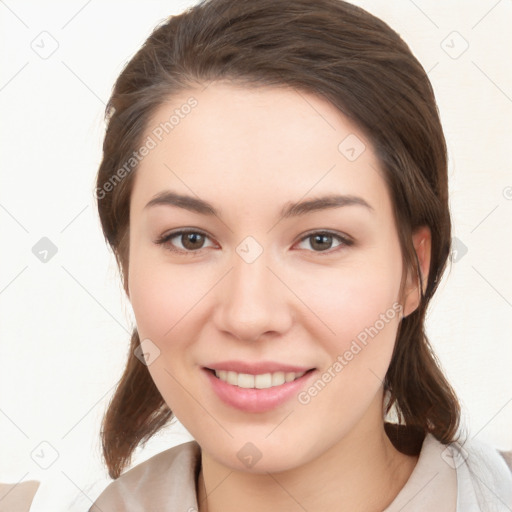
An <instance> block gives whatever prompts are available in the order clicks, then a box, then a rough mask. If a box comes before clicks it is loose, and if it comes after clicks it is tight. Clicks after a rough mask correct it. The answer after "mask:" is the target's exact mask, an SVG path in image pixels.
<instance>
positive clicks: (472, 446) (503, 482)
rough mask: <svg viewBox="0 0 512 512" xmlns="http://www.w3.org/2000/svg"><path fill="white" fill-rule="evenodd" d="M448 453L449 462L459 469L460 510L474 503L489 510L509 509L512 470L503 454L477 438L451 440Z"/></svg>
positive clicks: (511, 501) (447, 459)
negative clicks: (453, 441) (452, 441)
mask: <svg viewBox="0 0 512 512" xmlns="http://www.w3.org/2000/svg"><path fill="white" fill-rule="evenodd" d="M445 453H447V458H446V461H447V462H448V463H449V464H452V465H453V467H454V468H455V469H456V471H457V484H458V485H457V487H458V492H457V495H458V496H457V497H458V502H459V503H460V505H459V506H462V508H461V509H460V510H465V508H464V505H466V504H467V505H469V504H471V505H472V504H473V503H474V504H478V505H480V506H485V507H487V508H485V510H489V511H493V510H496V511H498V510H499V511H501V510H510V508H509V507H510V505H512V469H511V467H510V466H509V465H508V464H507V461H506V458H505V456H504V454H502V453H501V452H499V451H498V450H497V449H496V448H494V447H493V446H491V445H490V444H487V443H485V442H483V441H480V440H478V439H470V440H465V441H464V440H459V441H458V442H455V443H451V444H449V445H448V446H447V449H446V452H445ZM448 453H449V455H448Z"/></svg>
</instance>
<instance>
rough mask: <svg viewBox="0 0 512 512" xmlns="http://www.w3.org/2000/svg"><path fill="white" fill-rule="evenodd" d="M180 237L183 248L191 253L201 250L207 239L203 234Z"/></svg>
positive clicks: (185, 234)
mask: <svg viewBox="0 0 512 512" xmlns="http://www.w3.org/2000/svg"><path fill="white" fill-rule="evenodd" d="M179 236H180V237H181V243H182V245H183V247H185V249H188V250H190V251H193V250H195V249H201V247H202V246H203V244H204V241H205V237H204V235H202V234H201V233H184V234H182V235H179Z"/></svg>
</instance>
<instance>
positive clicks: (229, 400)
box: [202, 361, 317, 413]
mask: <svg viewBox="0 0 512 512" xmlns="http://www.w3.org/2000/svg"><path fill="white" fill-rule="evenodd" d="M202 373H203V375H204V376H205V377H206V380H207V382H208V383H209V386H210V389H212V391H214V393H215V394H216V395H217V397H218V398H219V399H220V400H221V401H222V402H224V404H226V405H229V406H231V407H234V408H236V409H238V410H240V411H244V412H247V413H263V412H266V411H270V410H272V409H275V408H277V407H279V406H280V405H284V404H285V403H287V402H289V401H290V400H292V399H293V397H296V396H297V394H298V393H299V392H300V390H301V389H303V388H304V387H305V386H306V385H307V384H308V383H309V382H310V381H311V380H312V379H313V378H315V375H316V374H317V372H316V371H315V368H311V367H304V366H293V365H289V364H281V363H276V362H261V363H245V362H240V361H223V362H220V363H214V364H211V365H209V367H203V368H202ZM221 373H222V374H226V375H230V378H229V379H226V380H231V379H232V378H235V376H234V375H233V374H235V373H236V374H237V376H236V378H237V379H238V378H239V377H240V375H242V376H243V377H242V379H243V382H239V381H237V383H236V384H234V383H233V384H231V383H229V382H227V381H226V380H222V379H221V378H219V376H217V375H216V374H221ZM269 374H271V375H272V377H274V376H275V375H276V374H284V375H292V374H295V378H294V379H293V380H291V381H286V380H285V382H283V383H282V384H280V383H279V382H276V383H275V384H276V385H272V386H271V387H266V384H267V385H268V382H266V384H265V383H263V386H264V387H263V388H258V387H257V384H258V381H259V380H261V379H263V380H265V379H267V380H268V375H269ZM223 376H225V375H223ZM252 377H253V378H254V385H255V387H251V383H248V382H247V379H249V380H250V378H252ZM232 382H233V381H232ZM240 384H242V386H240ZM272 384H274V382H273V383H272Z"/></svg>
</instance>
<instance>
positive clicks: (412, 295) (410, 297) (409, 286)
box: [403, 226, 432, 317]
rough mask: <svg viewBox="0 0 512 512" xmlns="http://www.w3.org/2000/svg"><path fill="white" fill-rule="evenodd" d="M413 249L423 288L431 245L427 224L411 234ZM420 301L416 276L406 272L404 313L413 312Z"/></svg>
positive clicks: (425, 281)
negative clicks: (416, 257)
mask: <svg viewBox="0 0 512 512" xmlns="http://www.w3.org/2000/svg"><path fill="white" fill-rule="evenodd" d="M412 243H413V246H414V250H415V251H416V254H417V256H418V262H419V266H420V270H421V276H422V286H423V290H425V288H426V286H427V283H428V273H429V269H430V254H431V247H432V235H431V232H430V228H429V227H428V226H422V227H420V228H417V229H416V230H415V231H414V233H413V235H412ZM420 302H421V289H420V283H419V279H418V276H417V275H416V274H414V273H413V272H412V269H411V270H409V272H408V273H407V282H406V285H405V299H404V314H403V316H404V317H406V316H407V315H410V314H411V313H413V312H414V311H415V310H416V309H417V308H418V306H419V305H420Z"/></svg>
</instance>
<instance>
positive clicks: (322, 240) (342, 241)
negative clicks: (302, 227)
mask: <svg viewBox="0 0 512 512" xmlns="http://www.w3.org/2000/svg"><path fill="white" fill-rule="evenodd" d="M308 240H309V242H308ZM335 240H337V241H338V242H339V243H338V245H335V246H334V247H335V250H337V249H338V248H339V247H343V246H347V247H349V246H351V245H353V243H354V242H353V240H351V239H349V238H348V237H346V236H343V235H340V234H336V233H331V232H329V231H316V232H314V233H309V234H308V235H306V236H305V237H303V238H301V240H300V243H304V242H306V243H308V245H309V246H310V247H311V248H312V249H313V252H327V251H328V252H329V254H331V253H332V252H335V250H334V251H330V250H329V249H332V247H333V242H334V241H335Z"/></svg>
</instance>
